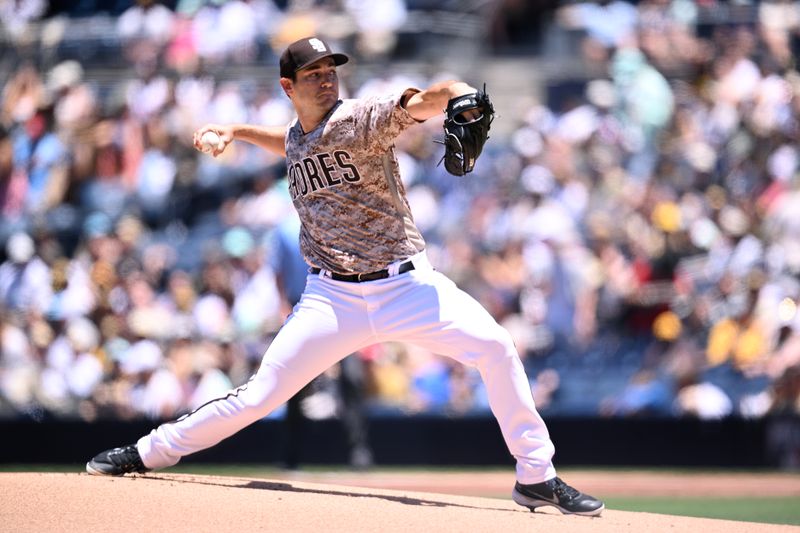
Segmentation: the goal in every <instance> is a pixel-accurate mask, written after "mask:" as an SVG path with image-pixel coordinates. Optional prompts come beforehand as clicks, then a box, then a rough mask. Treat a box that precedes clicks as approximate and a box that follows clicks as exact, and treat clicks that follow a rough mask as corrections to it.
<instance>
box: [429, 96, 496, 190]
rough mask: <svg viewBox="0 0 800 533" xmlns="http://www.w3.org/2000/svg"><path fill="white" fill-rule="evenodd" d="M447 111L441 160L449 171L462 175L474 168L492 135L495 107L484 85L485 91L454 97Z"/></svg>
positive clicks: (449, 102) (448, 104)
mask: <svg viewBox="0 0 800 533" xmlns="http://www.w3.org/2000/svg"><path fill="white" fill-rule="evenodd" d="M445 113H446V115H447V116H446V117H445V120H444V141H443V142H442V144H444V156H443V157H442V161H444V168H446V169H447V171H448V172H449V173H450V174H453V175H454V176H463V175H464V174H466V173H468V172H472V169H473V167H474V166H475V161H476V160H477V159H478V156H479V155H481V151H482V150H483V145H484V144H486V139H488V138H489V127H490V126H491V125H492V120H494V107H493V106H492V102H491V101H490V100H489V95H488V94H486V87H485V86H484V88H483V91H478V92H476V93H473V94H465V95H463V96H457V97H456V98H451V99H450V101H448V102H447V109H446V111H445ZM439 162H440V163H441V161H439Z"/></svg>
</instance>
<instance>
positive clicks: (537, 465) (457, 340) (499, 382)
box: [376, 270, 556, 484]
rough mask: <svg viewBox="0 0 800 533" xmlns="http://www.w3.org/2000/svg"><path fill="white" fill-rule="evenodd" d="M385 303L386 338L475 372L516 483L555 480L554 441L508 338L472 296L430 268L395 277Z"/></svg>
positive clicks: (382, 327) (382, 326)
mask: <svg viewBox="0 0 800 533" xmlns="http://www.w3.org/2000/svg"><path fill="white" fill-rule="evenodd" d="M401 284H402V285H403V287H400V286H399V285H401ZM388 296H391V297H388ZM409 302H413V305H412V304H410V303H409ZM385 303H386V305H384V306H382V311H381V313H380V314H379V315H378V316H377V317H376V318H377V319H378V320H380V328H379V330H380V331H382V332H383V333H385V334H386V335H387V338H392V339H395V340H399V341H404V342H409V343H412V344H416V345H418V346H421V347H423V348H426V349H428V350H430V351H432V352H434V353H437V354H441V355H447V356H449V357H452V358H454V359H456V360H457V361H459V362H461V363H463V364H466V365H468V366H472V367H475V368H477V369H478V371H479V372H480V374H481V377H482V379H483V382H484V383H485V385H486V391H487V393H488V397H489V405H490V407H491V409H492V413H493V414H494V416H495V417H496V418H497V421H498V423H499V425H500V429H501V431H502V433H503V438H504V439H505V442H506V445H507V446H508V449H509V451H510V452H511V454H512V455H514V457H515V458H516V460H517V480H518V481H520V482H521V483H525V484H530V483H539V482H541V481H545V480H547V479H551V478H553V477H555V475H556V472H555V468H554V467H553V463H552V457H553V453H554V447H553V443H552V441H551V440H550V435H549V434H548V431H547V426H546V425H545V423H544V420H542V417H541V416H540V415H539V413H538V412H537V411H536V406H535V405H534V402H533V395H532V394H531V387H530V383H529V382H528V377H527V376H526V375H525V369H524V368H523V366H522V362H521V361H520V359H519V355H518V354H517V350H516V348H515V347H514V343H513V341H512V339H511V335H510V334H509V333H508V332H507V331H506V330H505V329H504V328H503V327H501V326H500V325H499V324H498V323H497V322H496V321H495V320H494V318H492V316H491V315H490V314H489V313H488V312H487V311H486V310H485V309H484V308H483V307H482V306H481V305H480V304H479V303H478V302H477V301H476V300H475V299H474V298H472V297H471V296H470V295H468V294H467V293H465V292H463V291H462V290H460V289H459V288H458V287H456V285H455V284H454V283H453V282H452V281H450V280H449V279H448V278H447V277H445V276H444V275H442V274H440V273H438V272H435V271H433V270H419V271H414V272H411V273H410V275H409V276H408V277H407V278H406V280H405V281H401V280H400V279H398V287H396V288H395V290H393V291H390V292H389V293H387V299H386V300H385Z"/></svg>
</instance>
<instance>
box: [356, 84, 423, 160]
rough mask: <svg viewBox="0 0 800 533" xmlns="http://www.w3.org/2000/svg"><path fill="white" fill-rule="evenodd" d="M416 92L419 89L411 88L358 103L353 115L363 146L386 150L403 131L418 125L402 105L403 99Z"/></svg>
mask: <svg viewBox="0 0 800 533" xmlns="http://www.w3.org/2000/svg"><path fill="white" fill-rule="evenodd" d="M418 92H419V89H413V88H412V89H406V90H405V91H402V92H400V93H396V94H392V95H388V96H373V97H368V98H365V99H363V100H361V101H359V102H358V104H356V107H355V109H354V115H355V120H356V127H357V131H358V135H359V136H360V137H361V139H362V141H363V142H364V144H367V145H369V146H371V147H373V148H380V149H386V148H388V147H389V146H391V145H392V144H393V143H394V140H395V138H396V137H397V136H398V135H400V134H401V133H402V132H403V131H405V130H406V129H408V128H409V127H411V126H413V125H415V124H419V122H418V121H417V120H416V119H414V117H412V116H411V115H410V114H409V113H408V111H407V110H406V108H405V107H403V105H402V102H403V100H404V99H407V98H408V97H409V96H411V95H413V94H415V93H418Z"/></svg>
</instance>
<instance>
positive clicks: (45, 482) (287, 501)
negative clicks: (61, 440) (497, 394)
mask: <svg viewBox="0 0 800 533" xmlns="http://www.w3.org/2000/svg"><path fill="white" fill-rule="evenodd" d="M0 486H2V489H3V498H1V499H0V524H2V526H0V529H2V530H4V531H15V532H20V533H21V532H28V531H30V532H37V533H38V532H41V531H75V532H86V533H88V532H103V533H110V532H132V531H159V530H163V531H192V532H195V533H200V532H210V533H220V532H225V531H275V532H282V533H283V532H288V531H291V532H304V531H308V532H318V531H326V532H329V531H342V532H353V531H359V532H362V531H375V532H382V533H383V532H388V531H414V532H427V531H470V532H475V531H487V532H489V531H490V532H497V531H533V530H536V531H559V532H584V531H585V532H587V533H603V532H609V533H610V532H623V531H630V532H637V533H638V532H641V531H670V532H680V531H686V532H692V533H696V532H697V531H702V532H703V533H715V532H725V533H731V532H739V531H741V532H743V533H744V532H747V533H751V532H753V531H788V530H790V529H794V528H790V527H788V526H778V525H766V524H753V523H745V522H733V521H727V520H709V519H700V518H688V517H678V516H665V515H657V514H650V513H631V512H622V511H614V510H608V509H607V510H606V511H605V512H604V513H603V516H602V517H600V518H584V517H576V516H562V515H561V514H558V512H557V511H555V510H551V509H549V508H548V509H547V510H545V511H540V512H537V513H535V514H533V513H530V512H529V511H528V510H527V509H524V508H522V507H519V506H517V505H516V504H514V503H513V502H512V501H510V500H508V501H505V500H496V499H490V498H477V497H469V496H450V495H443V494H434V493H427V492H408V491H398V490H386V489H376V488H357V487H348V486H341V485H331V484H319V483H308V482H301V481H294V480H292V481H285V480H284V481H279V480H268V479H248V478H235V477H213V476H196V475H182V474H148V475H142V476H132V477H123V478H104V477H93V476H89V475H86V474H49V473H48V474H41V473H22V474H0Z"/></svg>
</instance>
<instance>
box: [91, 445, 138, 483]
mask: <svg viewBox="0 0 800 533" xmlns="http://www.w3.org/2000/svg"><path fill="white" fill-rule="evenodd" d="M86 471H87V472H89V473H90V474H92V475H93V476H121V475H124V474H131V473H133V472H138V473H144V472H149V471H150V469H149V468H147V467H145V466H144V463H142V458H141V456H139V450H137V449H136V445H135V444H128V445H127V446H123V447H121V448H112V449H110V450H106V451H104V452H102V453H99V454H97V455H95V456H94V458H93V459H92V460H91V461H89V462H88V463H86Z"/></svg>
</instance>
